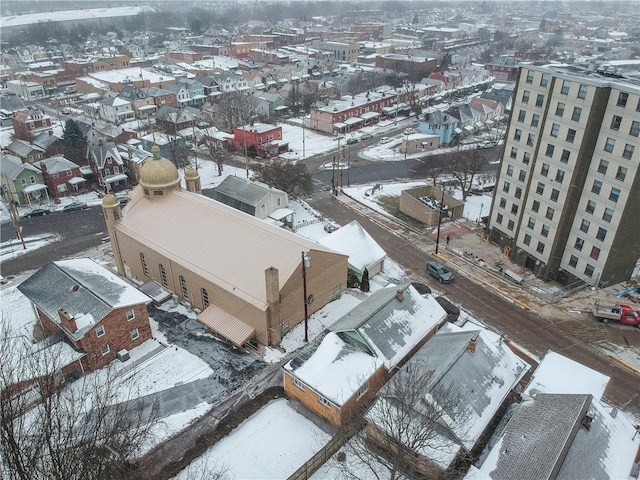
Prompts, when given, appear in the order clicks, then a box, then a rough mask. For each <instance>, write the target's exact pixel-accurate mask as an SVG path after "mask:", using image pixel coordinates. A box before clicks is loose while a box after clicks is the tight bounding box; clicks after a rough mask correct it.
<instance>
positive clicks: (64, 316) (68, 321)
mask: <svg viewBox="0 0 640 480" xmlns="http://www.w3.org/2000/svg"><path fill="white" fill-rule="evenodd" d="M58 315H59V316H60V321H61V322H62V326H63V327H64V328H66V329H67V330H69V331H70V332H71V333H73V332H75V331H77V330H78V326H77V325H76V319H75V318H73V315H71V314H70V313H69V312H67V311H66V310H65V309H64V308H59V309H58Z"/></svg>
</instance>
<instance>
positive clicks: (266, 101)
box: [251, 92, 287, 118]
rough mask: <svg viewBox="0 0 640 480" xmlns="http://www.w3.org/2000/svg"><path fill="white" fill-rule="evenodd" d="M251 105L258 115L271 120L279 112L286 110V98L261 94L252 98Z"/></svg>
mask: <svg viewBox="0 0 640 480" xmlns="http://www.w3.org/2000/svg"><path fill="white" fill-rule="evenodd" d="M251 103H252V104H253V106H254V111H255V114H256V115H259V116H262V117H266V118H270V117H272V116H273V115H275V114H276V113H277V112H280V111H282V110H286V109H287V107H286V105H285V104H284V98H282V97H281V96H280V95H278V94H277V93H269V92H259V93H256V94H255V95H252V96H251Z"/></svg>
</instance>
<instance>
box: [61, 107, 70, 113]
mask: <svg viewBox="0 0 640 480" xmlns="http://www.w3.org/2000/svg"><path fill="white" fill-rule="evenodd" d="M60 113H62V114H63V115H70V114H71V110H69V109H68V108H63V109H62V110H60Z"/></svg>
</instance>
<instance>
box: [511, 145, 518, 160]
mask: <svg viewBox="0 0 640 480" xmlns="http://www.w3.org/2000/svg"><path fill="white" fill-rule="evenodd" d="M517 156H518V149H517V148H516V147H511V154H510V157H511V158H516V157H517Z"/></svg>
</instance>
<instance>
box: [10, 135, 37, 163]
mask: <svg viewBox="0 0 640 480" xmlns="http://www.w3.org/2000/svg"><path fill="white" fill-rule="evenodd" d="M7 151H8V152H9V153H12V154H13V155H15V156H16V157H18V158H19V159H20V160H22V161H23V162H26V163H33V162H37V161H38V160H40V159H41V158H42V157H44V150H43V149H42V148H40V147H38V146H36V145H33V144H31V143H29V142H26V141H24V140H14V141H13V142H11V143H10V144H9V145H8V146H7Z"/></svg>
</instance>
